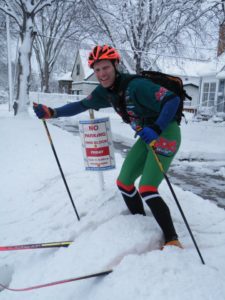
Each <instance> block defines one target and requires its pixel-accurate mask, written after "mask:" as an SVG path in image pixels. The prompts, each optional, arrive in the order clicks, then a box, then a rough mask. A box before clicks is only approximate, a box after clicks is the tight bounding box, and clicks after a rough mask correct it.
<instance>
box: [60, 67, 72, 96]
mask: <svg viewBox="0 0 225 300" xmlns="http://www.w3.org/2000/svg"><path fill="white" fill-rule="evenodd" d="M72 82H73V79H72V76H71V72H68V73H65V74H63V75H61V76H59V77H58V92H59V93H62V94H72Z"/></svg>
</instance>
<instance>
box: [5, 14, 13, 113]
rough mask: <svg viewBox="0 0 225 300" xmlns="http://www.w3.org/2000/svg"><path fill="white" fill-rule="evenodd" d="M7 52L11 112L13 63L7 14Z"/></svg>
mask: <svg viewBox="0 0 225 300" xmlns="http://www.w3.org/2000/svg"><path fill="white" fill-rule="evenodd" d="M6 33H7V52H8V80H9V111H10V110H11V105H12V102H13V99H12V97H13V95H12V62H11V40H10V30H9V16H8V15H7V14H6Z"/></svg>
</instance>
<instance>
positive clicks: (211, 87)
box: [202, 82, 216, 107]
mask: <svg viewBox="0 0 225 300" xmlns="http://www.w3.org/2000/svg"><path fill="white" fill-rule="evenodd" d="M215 95H216V82H205V83H204V85H203V94H202V106H207V107H211V106H214V101H215Z"/></svg>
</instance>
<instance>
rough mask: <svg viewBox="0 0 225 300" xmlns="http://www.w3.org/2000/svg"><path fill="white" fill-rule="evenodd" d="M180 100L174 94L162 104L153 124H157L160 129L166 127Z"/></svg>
mask: <svg viewBox="0 0 225 300" xmlns="http://www.w3.org/2000/svg"><path fill="white" fill-rule="evenodd" d="M180 101H181V100H180V98H179V97H177V96H176V97H174V98H171V99H170V100H169V101H167V102H166V103H165V104H164V106H163V108H162V110H161V112H160V115H159V117H158V119H157V120H156V122H155V124H156V125H158V126H159V127H160V129H161V130H162V131H163V130H164V129H166V127H167V126H168V125H169V123H170V122H171V121H172V120H173V118H174V117H175V115H176V112H177V109H178V107H179V104H180Z"/></svg>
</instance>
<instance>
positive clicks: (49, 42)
mask: <svg viewBox="0 0 225 300" xmlns="http://www.w3.org/2000/svg"><path fill="white" fill-rule="evenodd" d="M81 10H82V3H81V1H80V0H74V1H73V2H66V1H64V0H56V1H55V2H54V3H53V4H52V6H51V7H48V8H47V9H46V10H45V11H44V12H43V13H42V14H41V15H39V16H38V18H37V21H36V29H37V35H36V38H35V41H34V50H35V54H36V58H37V62H38V66H39V70H40V74H41V90H42V91H44V92H50V90H49V79H50V74H51V73H52V70H53V68H54V65H55V63H56V61H57V58H58V56H59V54H60V52H61V50H62V47H63V45H64V44H65V41H67V40H68V39H70V38H73V40H74V44H75V43H76V41H77V42H78V41H79V39H80V28H79V21H80V19H81Z"/></svg>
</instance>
